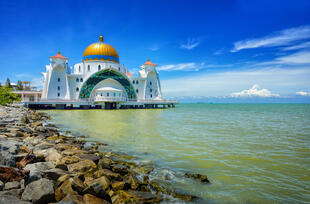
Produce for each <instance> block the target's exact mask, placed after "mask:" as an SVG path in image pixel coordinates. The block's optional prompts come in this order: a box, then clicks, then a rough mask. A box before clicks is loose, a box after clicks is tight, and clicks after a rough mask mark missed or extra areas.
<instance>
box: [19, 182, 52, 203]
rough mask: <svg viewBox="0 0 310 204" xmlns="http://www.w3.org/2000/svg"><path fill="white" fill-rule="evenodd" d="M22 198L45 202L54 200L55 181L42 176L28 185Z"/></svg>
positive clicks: (34, 201)
mask: <svg viewBox="0 0 310 204" xmlns="http://www.w3.org/2000/svg"><path fill="white" fill-rule="evenodd" d="M22 200H26V201H32V202H33V203H36V204H41V203H42V204H44V203H49V202H52V201H54V183H53V182H52V181H51V180H48V179H46V178H42V179H40V180H37V181H34V182H32V183H31V184H29V185H27V186H26V188H25V191H24V192H23V194H22Z"/></svg>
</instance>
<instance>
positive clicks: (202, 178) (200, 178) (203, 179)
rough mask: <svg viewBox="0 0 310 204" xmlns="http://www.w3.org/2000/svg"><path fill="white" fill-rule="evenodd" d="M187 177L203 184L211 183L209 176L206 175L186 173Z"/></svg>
mask: <svg viewBox="0 0 310 204" xmlns="http://www.w3.org/2000/svg"><path fill="white" fill-rule="evenodd" d="M184 175H185V177H187V178H193V179H196V180H198V181H200V182H202V183H210V181H209V179H208V177H207V176H205V175H201V174H191V173H185V174H184Z"/></svg>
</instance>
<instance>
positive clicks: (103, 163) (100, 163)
mask: <svg viewBox="0 0 310 204" xmlns="http://www.w3.org/2000/svg"><path fill="white" fill-rule="evenodd" d="M97 165H98V168H99V169H111V167H110V165H109V164H108V163H106V161H105V160H104V159H100V160H99V161H98V164H97Z"/></svg>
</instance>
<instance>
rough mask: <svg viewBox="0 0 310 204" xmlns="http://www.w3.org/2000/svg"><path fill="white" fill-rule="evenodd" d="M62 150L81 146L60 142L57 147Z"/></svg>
mask: <svg viewBox="0 0 310 204" xmlns="http://www.w3.org/2000/svg"><path fill="white" fill-rule="evenodd" d="M56 148H57V149H58V150H60V151H64V150H79V149H80V148H79V147H78V146H76V145H70V144H59V145H57V147H56Z"/></svg>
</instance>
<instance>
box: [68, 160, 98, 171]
mask: <svg viewBox="0 0 310 204" xmlns="http://www.w3.org/2000/svg"><path fill="white" fill-rule="evenodd" d="M67 167H68V171H69V172H85V171H88V170H90V169H95V168H96V167H97V165H96V164H95V162H93V161H92V160H83V161H80V162H78V163H75V164H69V165H68V166H67Z"/></svg>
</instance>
